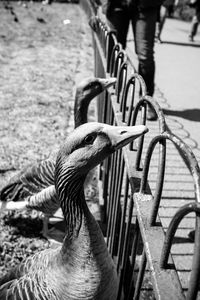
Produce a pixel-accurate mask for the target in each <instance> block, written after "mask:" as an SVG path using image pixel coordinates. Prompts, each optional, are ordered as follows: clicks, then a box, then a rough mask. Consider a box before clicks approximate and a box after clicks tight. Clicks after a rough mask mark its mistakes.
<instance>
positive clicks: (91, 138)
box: [85, 134, 95, 144]
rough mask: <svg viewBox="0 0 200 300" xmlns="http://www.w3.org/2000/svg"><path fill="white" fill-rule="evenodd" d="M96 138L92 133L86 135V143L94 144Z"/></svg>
mask: <svg viewBox="0 0 200 300" xmlns="http://www.w3.org/2000/svg"><path fill="white" fill-rule="evenodd" d="M94 140H95V135H91V134H90V135H88V136H86V138H85V143H86V144H92V143H93V142H94Z"/></svg>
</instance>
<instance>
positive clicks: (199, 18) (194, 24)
mask: <svg viewBox="0 0 200 300" xmlns="http://www.w3.org/2000/svg"><path fill="white" fill-rule="evenodd" d="M199 23H200V10H199V11H196V13H195V15H194V16H193V18H192V23H191V29H190V36H191V37H194V36H195V35H196V34H197V29H198V26H199Z"/></svg>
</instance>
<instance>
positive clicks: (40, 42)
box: [0, 1, 94, 276]
mask: <svg viewBox="0 0 200 300" xmlns="http://www.w3.org/2000/svg"><path fill="white" fill-rule="evenodd" d="M0 20H1V22H0V65H1V72H0V141H1V146H0V188H1V187H2V186H3V185H4V184H5V183H6V182H7V180H8V178H9V177H10V176H12V175H13V174H14V173H15V172H17V171H19V170H20V169H21V168H22V167H23V166H26V165H28V164H31V163H33V162H36V161H39V160H41V159H43V158H46V157H49V156H50V155H53V153H55V152H56V151H57V149H58V148H59V146H60V145H61V144H62V142H63V140H64V137H65V135H66V134H67V133H68V132H69V131H70V130H72V128H73V104H74V88H75V84H76V82H78V81H79V80H80V79H81V78H83V77H86V76H91V75H92V74H93V65H94V63H93V48H92V38H91V32H90V28H89V26H88V24H87V19H86V16H85V14H84V12H83V11H82V9H81V8H80V7H79V5H78V4H68V3H53V4H52V5H46V6H44V5H42V3H40V2H26V5H22V4H19V2H17V1H15V2H12V1H10V2H8V1H4V2H2V1H0ZM91 114H92V115H93V116H94V109H93V108H92V110H91ZM41 229H42V221H41V219H40V218H39V217H38V215H37V214H36V213H35V212H32V213H31V214H30V213H27V212H23V213H19V212H18V213H16V212H15V213H4V214H3V216H1V218H0V276H2V275H3V274H5V273H6V272H7V270H8V269H9V268H11V267H13V266H16V265H17V264H18V263H19V262H20V261H21V260H22V259H24V258H25V257H27V256H29V255H32V254H33V253H35V252H36V251H38V250H40V249H43V248H46V247H48V245H49V244H48V241H47V240H45V239H43V238H42V236H41V234H40V231H41Z"/></svg>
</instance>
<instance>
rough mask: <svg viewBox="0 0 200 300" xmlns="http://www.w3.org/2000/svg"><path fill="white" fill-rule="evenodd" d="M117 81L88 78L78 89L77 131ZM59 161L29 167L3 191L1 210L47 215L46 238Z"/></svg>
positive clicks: (54, 203)
mask: <svg viewBox="0 0 200 300" xmlns="http://www.w3.org/2000/svg"><path fill="white" fill-rule="evenodd" d="M115 82H116V78H113V77H110V78H96V77H92V78H86V79H84V80H82V81H81V82H80V83H79V84H78V86H77V89H76V95H75V102H74V126H75V128H76V127H78V126H79V125H81V124H84V123H86V122H87V112H88V106H89V104H90V102H91V100H92V99H94V98H95V97H96V96H97V95H99V94H100V93H101V92H103V91H105V90H106V89H108V88H109V87H111V86H112V85H113V84H115ZM54 171H55V159H45V160H42V161H41V162H39V163H37V164H34V165H31V166H28V167H25V168H24V169H23V170H22V171H20V172H19V173H18V174H17V175H15V176H13V177H12V178H11V179H10V181H9V182H8V184H6V185H5V186H4V187H3V189H2V190H1V192H0V199H1V202H0V209H1V211H3V210H23V209H35V210H37V211H39V212H42V213H43V214H44V220H43V230H42V232H43V236H44V237H48V219H49V216H51V215H53V214H54V213H55V212H56V211H57V210H58V208H59V207H60V206H59V202H58V200H57V195H56V191H55V186H54Z"/></svg>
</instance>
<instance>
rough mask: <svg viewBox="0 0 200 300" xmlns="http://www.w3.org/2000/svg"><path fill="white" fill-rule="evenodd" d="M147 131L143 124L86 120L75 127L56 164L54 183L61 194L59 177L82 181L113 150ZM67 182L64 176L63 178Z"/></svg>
mask: <svg viewBox="0 0 200 300" xmlns="http://www.w3.org/2000/svg"><path fill="white" fill-rule="evenodd" d="M147 131H148V129H147V127H146V126H144V125H138V126H111V125H108V124H103V123H96V122H91V123H86V124H83V125H81V126H79V127H78V128H76V129H75V130H74V131H73V132H72V133H71V134H70V135H69V136H68V137H67V138H66V142H65V144H64V146H63V147H62V149H61V150H60V152H59V154H58V158H57V163H56V172H55V186H56V189H57V191H58V194H59V193H60V189H59V183H60V179H59V178H61V177H62V179H64V178H65V177H66V178H67V176H66V174H67V173H68V172H67V170H69V173H70V176H74V177H75V178H76V179H77V178H79V182H80V180H81V178H82V179H83V181H84V180H85V177H86V175H87V174H88V172H89V171H90V170H91V169H93V168H94V167H95V166H97V165H98V164H99V163H100V162H101V161H103V160H104V159H105V158H106V157H107V156H109V155H110V154H112V153H113V152H115V151H116V150H118V149H120V148H122V147H124V146H125V145H127V144H128V143H130V142H131V141H133V140H134V139H136V138H137V137H139V136H141V135H143V134H145V133H146V132H147ZM66 181H67V179H66Z"/></svg>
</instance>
